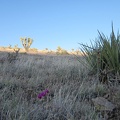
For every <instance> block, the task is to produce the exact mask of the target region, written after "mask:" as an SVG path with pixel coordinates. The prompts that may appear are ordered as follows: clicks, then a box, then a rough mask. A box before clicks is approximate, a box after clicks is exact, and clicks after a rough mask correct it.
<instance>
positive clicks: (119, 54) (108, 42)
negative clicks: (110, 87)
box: [80, 25, 120, 83]
mask: <svg viewBox="0 0 120 120" xmlns="http://www.w3.org/2000/svg"><path fill="white" fill-rule="evenodd" d="M98 33H99V37H98V39H97V40H96V41H95V44H94V45H92V46H88V45H84V44H80V45H81V46H82V48H81V51H82V53H83V55H84V58H85V59H86V60H87V62H88V63H89V65H90V69H91V72H92V73H93V74H94V73H97V75H98V78H99V80H100V82H102V83H108V82H114V81H117V82H120V34H119V33H118V34H117V36H115V33H114V29H113V25H112V32H111V34H110V37H109V38H108V37H106V36H105V35H104V34H103V33H100V32H99V31H98Z"/></svg>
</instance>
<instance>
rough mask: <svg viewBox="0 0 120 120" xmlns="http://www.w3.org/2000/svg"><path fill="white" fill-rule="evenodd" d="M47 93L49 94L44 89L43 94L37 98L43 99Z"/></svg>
mask: <svg viewBox="0 0 120 120" xmlns="http://www.w3.org/2000/svg"><path fill="white" fill-rule="evenodd" d="M47 93H49V91H48V90H47V89H46V90H44V91H43V92H41V93H39V94H38V98H39V99H41V98H42V97H44V96H45V95H46V94H47Z"/></svg>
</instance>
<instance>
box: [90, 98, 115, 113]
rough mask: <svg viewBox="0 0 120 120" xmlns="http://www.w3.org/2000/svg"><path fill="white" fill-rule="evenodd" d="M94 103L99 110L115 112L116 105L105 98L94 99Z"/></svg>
mask: <svg viewBox="0 0 120 120" xmlns="http://www.w3.org/2000/svg"><path fill="white" fill-rule="evenodd" d="M92 101H93V103H94V105H95V107H96V108H97V109H98V110H105V111H113V109H114V108H115V105H114V104H112V103H111V102H109V101H108V100H107V99H105V98H103V97H97V98H94V99H92Z"/></svg>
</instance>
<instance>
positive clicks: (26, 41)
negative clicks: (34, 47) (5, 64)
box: [20, 38, 33, 52]
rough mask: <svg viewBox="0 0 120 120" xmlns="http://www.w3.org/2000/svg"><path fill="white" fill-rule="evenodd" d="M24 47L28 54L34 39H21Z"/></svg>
mask: <svg viewBox="0 0 120 120" xmlns="http://www.w3.org/2000/svg"><path fill="white" fill-rule="evenodd" d="M20 40H21V42H22V45H23V47H24V48H25V51H26V52H28V50H29V48H30V46H31V44H32V43H33V39H31V38H20Z"/></svg>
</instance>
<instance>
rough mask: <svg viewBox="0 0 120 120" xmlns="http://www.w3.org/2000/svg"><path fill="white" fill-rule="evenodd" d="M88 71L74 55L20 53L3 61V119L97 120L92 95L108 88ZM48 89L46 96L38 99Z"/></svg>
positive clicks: (0, 70)
mask: <svg viewBox="0 0 120 120" xmlns="http://www.w3.org/2000/svg"><path fill="white" fill-rule="evenodd" d="M6 56H7V53H2V52H1V53H0V57H1V58H2V57H4V58H5V57H6ZM79 59H82V57H80V58H79ZM88 72H89V71H88V70H87V69H86V67H84V66H83V65H82V64H80V62H78V60H77V59H76V57H74V56H55V55H54V56H52V55H51V56H47V55H25V54H19V59H17V60H16V61H15V62H14V63H9V62H3V63H2V64H0V120H98V119H99V118H100V117H101V115H100V113H99V112H96V110H95V108H94V106H93V104H92V103H91V98H95V97H96V96H103V95H104V94H106V92H107V88H106V86H104V85H102V84H99V83H97V81H96V77H95V76H93V77H90V76H88ZM45 89H48V90H49V93H48V94H47V96H45V97H44V98H42V99H38V98H37V95H38V94H39V93H40V92H41V91H43V90H45Z"/></svg>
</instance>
